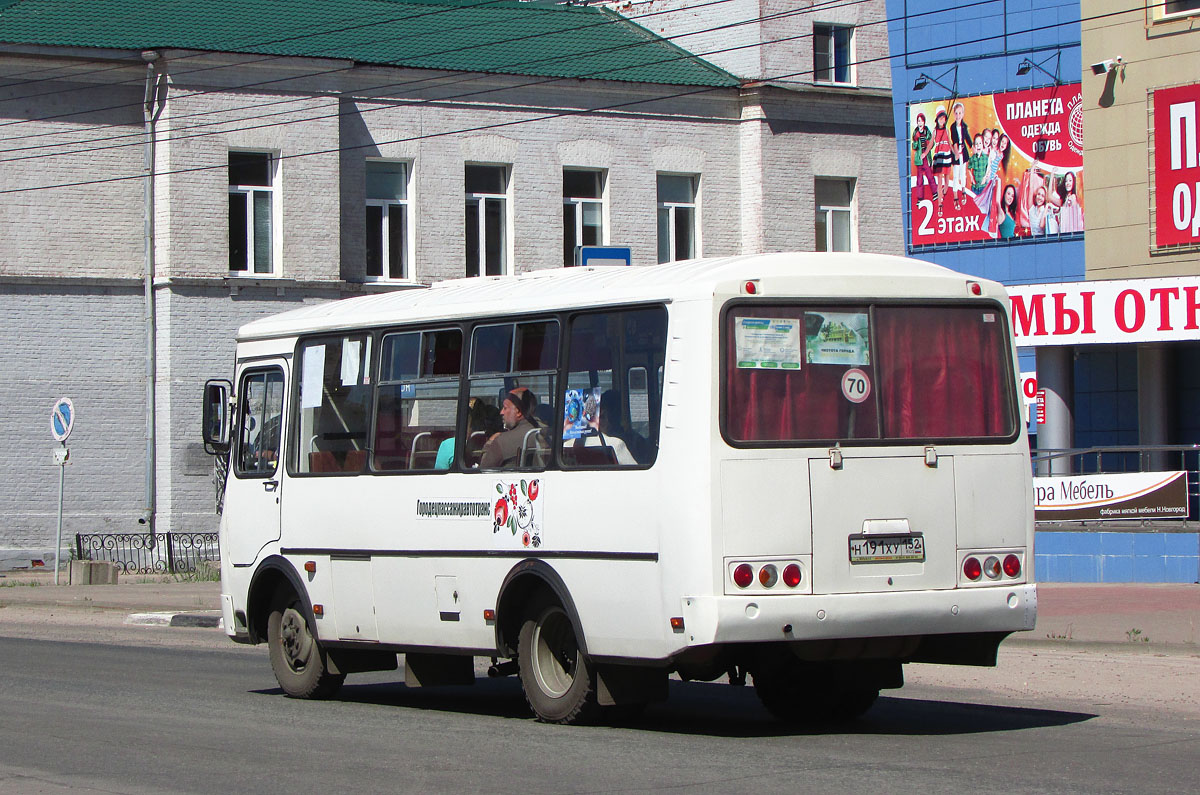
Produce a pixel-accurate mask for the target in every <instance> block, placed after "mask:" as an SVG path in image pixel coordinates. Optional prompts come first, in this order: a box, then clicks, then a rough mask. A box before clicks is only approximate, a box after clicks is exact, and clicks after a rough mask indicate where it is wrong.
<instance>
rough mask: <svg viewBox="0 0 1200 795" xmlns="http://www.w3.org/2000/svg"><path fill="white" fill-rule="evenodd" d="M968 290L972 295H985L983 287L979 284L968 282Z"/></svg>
mask: <svg viewBox="0 0 1200 795" xmlns="http://www.w3.org/2000/svg"><path fill="white" fill-rule="evenodd" d="M967 289H968V290H970V291H971V295H983V287H981V286H980V285H979V282H967Z"/></svg>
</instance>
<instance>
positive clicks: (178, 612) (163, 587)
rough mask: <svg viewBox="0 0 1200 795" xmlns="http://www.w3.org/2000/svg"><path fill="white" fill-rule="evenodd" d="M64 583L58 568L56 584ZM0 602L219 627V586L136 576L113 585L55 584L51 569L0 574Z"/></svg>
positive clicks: (161, 623) (146, 622)
mask: <svg viewBox="0 0 1200 795" xmlns="http://www.w3.org/2000/svg"><path fill="white" fill-rule="evenodd" d="M66 581H67V573H66V572H65V571H64V572H61V573H60V574H59V582H63V583H65V582H66ZM0 605H3V606H7V605H14V606H16V605H19V606H22V607H26V608H44V609H46V610H64V611H66V610H79V611H90V612H105V613H121V614H124V615H125V623H127V624H142V625H150V626H187V627H218V626H219V624H220V617H221V584H220V583H217V582H187V581H178V580H176V579H174V578H172V577H170V576H169V575H138V574H134V575H129V576H127V577H122V578H121V580H120V582H119V583H118V584H117V585H58V586H56V585H54V572H53V571H49V572H46V571H36V570H35V571H10V572H4V573H3V574H2V575H0ZM2 622H3V615H0V626H3V624H2Z"/></svg>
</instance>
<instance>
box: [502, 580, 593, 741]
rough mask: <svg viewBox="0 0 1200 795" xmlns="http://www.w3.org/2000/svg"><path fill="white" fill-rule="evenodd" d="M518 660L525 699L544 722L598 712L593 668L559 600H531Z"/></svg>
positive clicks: (579, 719) (587, 717)
mask: <svg viewBox="0 0 1200 795" xmlns="http://www.w3.org/2000/svg"><path fill="white" fill-rule="evenodd" d="M517 665H518V672H519V674H520V677H521V688H522V689H523V690H524V692H525V700H526V701H527V702H528V703H529V708H530V709H532V710H533V714H534V715H536V716H537V719H538V720H540V721H542V722H543V723H562V724H579V723H587V722H590V721H592V720H594V719H595V718H596V717H597V715H598V714H599V711H600V707H599V705H598V704H597V702H596V673H595V671H594V670H592V667H591V665H590V664H589V662H588V659H587V655H585V654H584V653H583V651H582V650H580V648H579V641H578V639H577V638H576V637H575V629H574V627H573V626H572V625H571V617H570V616H568V615H567V611H566V610H564V609H563V608H562V606H561V605H560V604H558V602H555V601H553V600H552V599H550V598H547V597H543V598H535V599H534V601H533V603H532V604H531V605H530V609H529V610H528V611H527V614H526V618H525V622H524V623H523V624H522V625H521V633H520V635H519V637H518V639H517Z"/></svg>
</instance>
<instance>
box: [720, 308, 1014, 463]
mask: <svg viewBox="0 0 1200 795" xmlns="http://www.w3.org/2000/svg"><path fill="white" fill-rule="evenodd" d="M723 345H724V352H725V363H724V372H723V378H722V381H723V384H722V400H723V407H722V409H723V430H724V433H725V435H726V437H727V438H728V439H730V440H731V441H734V442H793V443H798V442H813V441H822V442H825V441H831V442H837V441H853V440H881V441H908V440H913V441H918V440H943V439H964V440H965V439H985V438H996V439H1007V438H1010V437H1011V436H1012V435H1013V434H1014V433H1015V432H1016V405H1015V398H1016V393H1015V387H1014V386H1013V382H1012V373H1011V369H1012V368H1011V365H1010V358H1009V347H1008V335H1007V331H1006V327H1005V323H1004V316H1003V313H1002V312H1001V310H999V309H998V308H996V307H993V306H990V305H974V306H963V305H959V306H947V305H936V306H928V305H926V306H913V305H909V306H896V305H888V306H878V305H877V306H870V305H865V304H864V305H860V306H798V305H759V304H755V305H748V304H743V305H739V306H736V307H734V308H733V309H732V310H730V311H729V312H728V313H727V314H726V321H725V328H724V340H723Z"/></svg>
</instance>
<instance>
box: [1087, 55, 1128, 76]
mask: <svg viewBox="0 0 1200 795" xmlns="http://www.w3.org/2000/svg"><path fill="white" fill-rule="evenodd" d="M1120 65H1121V56H1119V55H1118V56H1117V57H1116V58H1107V59H1105V60H1103V61H1101V62H1100V63H1094V64H1092V74H1094V75H1106V74H1108V73H1109V72H1111V71H1112V70H1113V69H1116V68H1117V67H1118V66H1120Z"/></svg>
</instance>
